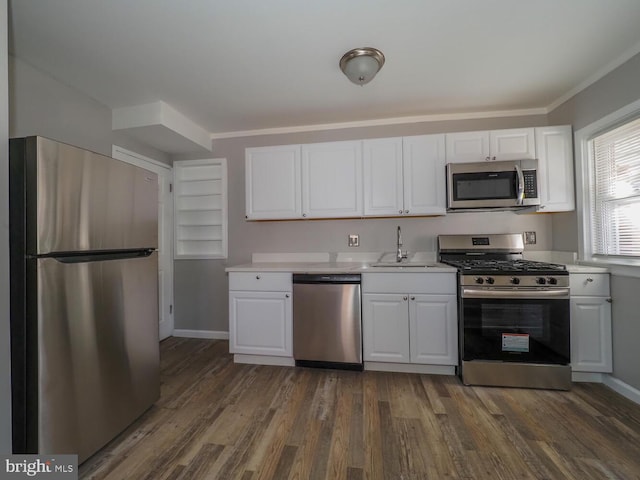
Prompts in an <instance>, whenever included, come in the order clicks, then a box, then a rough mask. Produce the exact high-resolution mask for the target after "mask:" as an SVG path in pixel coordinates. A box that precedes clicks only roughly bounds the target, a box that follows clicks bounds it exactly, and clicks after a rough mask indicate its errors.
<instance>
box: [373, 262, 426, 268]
mask: <svg viewBox="0 0 640 480" xmlns="http://www.w3.org/2000/svg"><path fill="white" fill-rule="evenodd" d="M371 266H372V267H396V268H398V267H400V268H406V267H415V268H428V267H435V264H434V263H433V262H377V263H372V264H371Z"/></svg>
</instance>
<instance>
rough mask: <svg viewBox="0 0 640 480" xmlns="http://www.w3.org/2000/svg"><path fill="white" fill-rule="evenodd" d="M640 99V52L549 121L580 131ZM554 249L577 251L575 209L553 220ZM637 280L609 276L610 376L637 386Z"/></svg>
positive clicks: (639, 323) (639, 374)
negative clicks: (611, 335) (610, 316)
mask: <svg viewBox="0 0 640 480" xmlns="http://www.w3.org/2000/svg"><path fill="white" fill-rule="evenodd" d="M638 99H640V55H636V56H635V57H633V58H632V59H630V60H629V61H628V62H626V63H624V64H623V65H622V66H620V67H618V68H617V69H615V70H614V71H612V72H611V73H609V74H608V75H606V76H605V77H603V78H602V79H600V80H599V81H598V82H596V83H594V84H593V85H591V86H590V87H588V88H586V89H585V90H583V91H582V92H580V93H578V94H577V95H575V96H574V97H573V98H571V99H570V100H569V101H567V102H566V103H564V104H562V105H561V106H559V107H558V108H557V109H555V110H554V111H553V112H551V113H550V114H549V122H550V123H551V124H567V123H570V124H573V128H574V131H576V130H579V129H581V128H583V127H585V126H587V125H589V124H591V123H593V122H595V121H597V120H599V119H601V118H603V117H605V116H606V115H608V114H610V113H613V112H615V111H616V110H618V109H620V108H622V107H624V106H625V105H628V104H630V103H632V102H634V101H636V100H638ZM552 232H553V248H554V249H557V250H574V251H575V250H577V245H578V221H577V214H576V212H570V213H565V214H556V215H554V216H553V219H552ZM638 292H640V279H639V278H630V277H622V276H617V275H612V278H611V296H612V298H613V306H612V321H613V375H614V376H615V377H616V378H619V379H620V380H622V381H623V382H625V383H627V384H629V385H631V386H633V387H635V388H637V389H640V349H638V346H637V344H638V340H640V316H639V315H638V312H640V296H638Z"/></svg>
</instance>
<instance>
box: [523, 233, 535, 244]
mask: <svg viewBox="0 0 640 480" xmlns="http://www.w3.org/2000/svg"><path fill="white" fill-rule="evenodd" d="M524 244H525V245H535V244H536V232H524Z"/></svg>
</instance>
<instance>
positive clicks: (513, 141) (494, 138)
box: [489, 128, 536, 161]
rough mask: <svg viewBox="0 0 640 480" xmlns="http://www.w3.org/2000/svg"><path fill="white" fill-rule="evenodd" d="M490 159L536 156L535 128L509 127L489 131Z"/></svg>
mask: <svg viewBox="0 0 640 480" xmlns="http://www.w3.org/2000/svg"><path fill="white" fill-rule="evenodd" d="M489 144H490V145H489V153H490V156H491V160H496V161H500V160H522V159H525V158H536V142H535V129H533V128H509V129H507V130H492V131H491V132H489Z"/></svg>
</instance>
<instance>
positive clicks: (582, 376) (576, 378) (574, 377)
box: [571, 372, 608, 383]
mask: <svg viewBox="0 0 640 480" xmlns="http://www.w3.org/2000/svg"><path fill="white" fill-rule="evenodd" d="M605 376H608V375H607V374H604V373H598V372H571V381H572V382H576V383H581V382H587V383H604V377H605Z"/></svg>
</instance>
